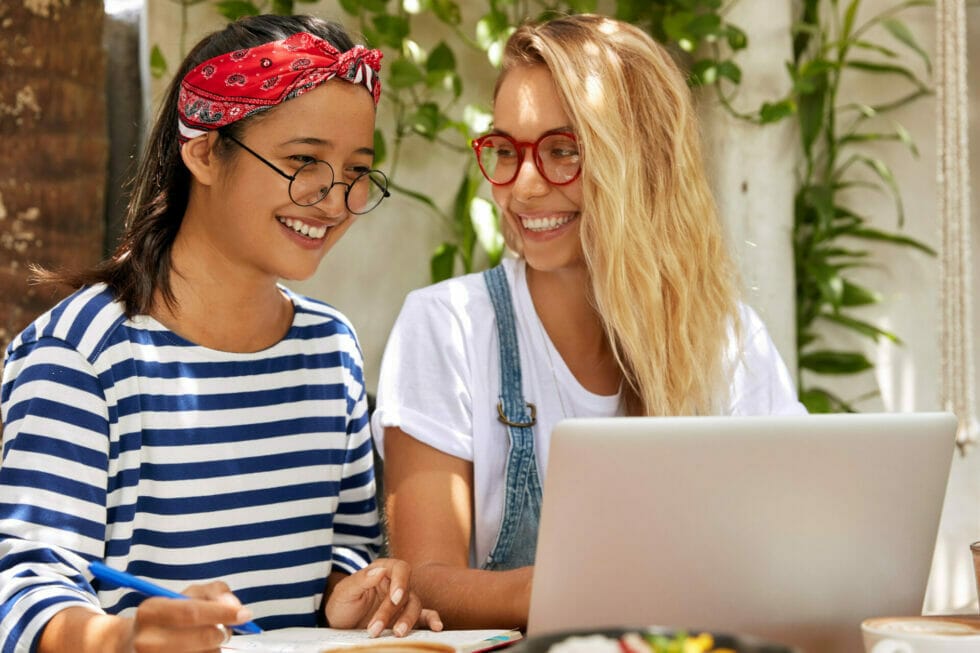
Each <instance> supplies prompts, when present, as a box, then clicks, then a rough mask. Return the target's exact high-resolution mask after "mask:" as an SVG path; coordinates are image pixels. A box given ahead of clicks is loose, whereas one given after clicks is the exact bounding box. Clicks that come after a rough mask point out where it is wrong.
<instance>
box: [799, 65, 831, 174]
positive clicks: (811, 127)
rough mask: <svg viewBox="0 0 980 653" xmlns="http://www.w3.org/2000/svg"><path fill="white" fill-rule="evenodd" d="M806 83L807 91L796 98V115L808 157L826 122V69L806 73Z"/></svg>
mask: <svg viewBox="0 0 980 653" xmlns="http://www.w3.org/2000/svg"><path fill="white" fill-rule="evenodd" d="M806 79H807V83H806V84H804V85H803V88H809V89H811V90H809V92H805V93H802V94H801V95H800V96H799V98H798V99H797V111H796V115H797V117H798V119H799V122H800V140H801V141H802V143H803V152H804V154H805V155H806V157H807V158H808V159H809V158H810V157H811V156H812V152H813V143H814V142H815V141H816V140H817V138H818V137H819V136H820V134H821V133H822V132H823V130H824V128H825V126H826V124H825V122H824V115H825V112H826V105H827V81H828V79H827V70H826V69H823V70H821V71H819V73H817V74H812V75H807V77H806Z"/></svg>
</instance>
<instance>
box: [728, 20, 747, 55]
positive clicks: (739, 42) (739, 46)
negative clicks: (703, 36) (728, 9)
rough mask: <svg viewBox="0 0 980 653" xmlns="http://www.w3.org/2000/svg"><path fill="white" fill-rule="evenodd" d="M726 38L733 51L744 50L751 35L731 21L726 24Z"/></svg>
mask: <svg viewBox="0 0 980 653" xmlns="http://www.w3.org/2000/svg"><path fill="white" fill-rule="evenodd" d="M725 39H726V40H727V41H728V47H729V48H731V49H732V50H733V51H738V50H744V49H745V48H746V47H748V45H749V37H748V36H746V34H745V32H743V31H742V30H741V29H739V28H738V27H735V26H734V25H732V24H731V23H729V24H728V25H726V26H725Z"/></svg>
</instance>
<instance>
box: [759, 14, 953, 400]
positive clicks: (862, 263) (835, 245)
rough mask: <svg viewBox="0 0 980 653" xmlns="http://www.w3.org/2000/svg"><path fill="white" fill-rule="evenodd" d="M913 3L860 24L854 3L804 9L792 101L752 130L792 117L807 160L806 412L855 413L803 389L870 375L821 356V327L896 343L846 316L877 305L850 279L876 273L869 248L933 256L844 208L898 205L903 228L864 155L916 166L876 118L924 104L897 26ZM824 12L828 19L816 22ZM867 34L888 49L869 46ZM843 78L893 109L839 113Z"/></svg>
mask: <svg viewBox="0 0 980 653" xmlns="http://www.w3.org/2000/svg"><path fill="white" fill-rule="evenodd" d="M924 4H928V3H925V2H919V1H915V0H913V1H911V2H910V1H906V2H898V3H895V4H894V5H893V6H892V7H890V8H889V9H886V10H885V11H883V12H881V13H879V14H876V15H874V16H871V17H870V18H868V19H867V20H866V21H864V22H862V23H859V22H858V17H859V10H860V8H861V0H850V1H849V2H847V3H846V4H845V5H843V6H842V5H841V3H839V2H838V1H837V0H831V1H830V2H829V4H827V3H823V4H821V3H820V2H819V1H818V0H805V2H803V4H802V6H801V9H800V16H799V21H798V22H797V24H796V25H795V26H794V33H795V37H794V59H793V61H792V62H790V63H789V64H788V65H787V70H788V71H789V74H790V76H791V78H792V82H793V85H792V91H791V92H790V95H789V96H788V97H786V98H784V99H782V100H781V101H779V102H777V103H772V104H767V105H765V106H764V107H763V108H762V110H761V111H760V114H759V122H761V123H766V122H773V121H775V120H778V119H780V118H782V117H784V116H785V115H787V114H789V113H790V112H792V111H794V110H795V115H796V118H797V121H798V123H799V133H800V146H801V149H802V151H803V155H804V165H803V170H802V173H801V181H800V186H799V189H798V190H797V193H796V202H795V210H794V226H793V246H794V253H795V264H796V329H797V360H798V370H797V382H798V386H799V389H800V399H801V400H802V401H803V403H804V404H805V405H806V406H807V408H808V409H809V410H810V411H811V412H836V411H852V410H854V405H853V404H854V402H853V401H850V402H849V401H845V400H844V399H842V398H841V397H839V396H837V395H836V394H835V393H834V392H832V391H830V390H827V389H826V388H822V387H816V386H813V387H810V386H809V384H808V382H809V377H810V376H811V375H812V374H816V375H837V376H839V375H851V374H860V373H864V372H867V371H868V370H870V369H872V368H873V363H872V362H871V361H870V360H868V359H867V358H866V357H865V356H864V355H863V354H860V353H857V352H853V351H840V350H837V349H828V348H826V346H825V345H824V346H821V344H820V343H821V341H822V340H823V337H822V336H821V335H820V332H821V327H822V326H823V325H825V324H834V325H836V326H837V327H842V328H843V329H845V330H846V331H848V332H850V333H852V334H856V335H857V336H859V337H861V338H867V339H871V340H873V341H878V340H879V339H880V338H887V339H888V340H891V341H893V342H900V341H899V339H898V337H897V336H896V335H895V334H893V333H890V332H888V331H886V330H884V329H881V328H879V327H878V326H876V325H874V324H870V323H868V322H867V321H864V320H862V319H860V318H858V317H856V315H855V314H854V312H853V309H855V308H857V307H861V306H867V305H869V304H874V303H876V302H878V301H879V295H878V293H876V292H875V291H873V290H871V289H869V288H864V287H862V286H860V285H859V284H858V283H857V282H856V281H855V280H854V278H853V276H852V275H853V273H854V271H856V270H858V269H860V268H865V267H870V266H872V265H873V260H872V258H871V252H870V251H869V250H867V249H865V248H864V245H865V244H867V243H869V242H878V243H888V244H891V245H895V246H899V247H905V248H913V249H917V250H919V251H922V252H925V253H927V254H930V255H932V254H934V252H933V250H932V249H930V248H929V247H928V246H927V245H925V244H923V243H921V242H919V241H917V240H915V239H913V238H910V237H908V236H905V235H902V234H901V233H897V232H895V231H884V230H881V229H878V228H875V227H872V226H870V225H871V224H872V222H873V220H872V216H869V215H866V214H864V213H863V212H861V210H860V209H858V208H855V206H860V204H859V203H858V202H855V201H853V198H852V195H850V194H848V195H847V198H852V201H851V203H849V202H848V200H847V199H846V198H845V193H849V192H850V191H853V190H854V189H872V190H875V191H878V192H882V193H885V194H886V195H888V196H890V197H892V198H893V200H894V203H895V212H896V222H897V225H898V226H899V227H901V225H902V224H903V221H904V208H903V205H902V198H901V194H900V192H899V189H898V186H897V184H896V183H895V178H894V175H893V174H892V171H891V168H890V166H889V165H888V164H887V162H885V161H884V160H883V159H881V158H880V157H878V156H875V155H874V154H872V153H871V151H870V150H869V148H868V146H869V145H874V144H877V143H881V142H886V141H894V142H898V143H902V144H904V145H905V146H906V147H907V148H908V150H909V151H910V152H911V154H912V155H913V156H917V154H918V151H917V150H916V148H915V144H914V143H912V141H911V138H910V137H909V134H908V131H907V130H906V129H905V128H904V127H902V126H901V125H900V124H898V123H895V122H892V123H891V124H890V125H888V126H885V127H882V123H883V122H884V120H883V116H884V114H886V113H888V112H889V111H893V110H894V109H897V108H899V107H902V106H905V105H907V104H909V103H910V102H913V101H914V100H916V99H918V98H919V97H922V96H924V95H927V94H928V93H929V87H928V86H927V84H926V83H925V82H924V81H922V80H921V79H919V77H918V76H917V75H916V73H915V72H913V70H912V69H911V68H909V67H908V66H907V65H906V61H905V60H904V59H903V52H904V54H906V55H907V54H908V53H909V52H911V53H912V54H913V55H914V56H915V57H917V58H919V59H921V60H922V61H923V62H924V64H925V68H926V71H927V72H928V71H930V70H931V65H930V62H929V57H928V55H927V54H926V53H925V51H924V50H923V49H922V48H921V47H920V46H919V44H918V43H917V42H916V40H915V38H914V36H913V35H912V33H911V31H910V30H909V29H908V27H907V26H906V25H905V24H904V23H902V22H901V21H900V20H899V19H898V18H897V16H898V15H899V14H900V13H901V12H902V11H904V10H906V9H908V8H909V7H912V6H921V5H924ZM821 9H826V10H828V14H827V15H821ZM874 28H881V29H879V30H878V32H877V33H878V34H880V33H881V32H882V31H884V32H886V33H887V34H888V35H890V36H891V37H892V40H893V41H895V43H894V44H893V43H891V42H889V43H888V44H883V43H881V42H878V41H875V40H872V36H870V35H869V32H872V30H874ZM845 75H862V76H884V77H887V78H888V79H889V81H890V83H892V84H893V85H894V87H895V88H896V89H901V92H902V93H903V94H902V95H900V96H899V97H898V99H897V100H895V101H894V102H890V103H888V104H887V105H885V106H878V107H872V106H868V105H863V104H859V103H851V104H849V105H844V106H841V105H840V101H839V97H838V96H839V92H840V88H841V83H842V80H843V79H844V77H845Z"/></svg>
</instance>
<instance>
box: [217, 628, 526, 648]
mask: <svg viewBox="0 0 980 653" xmlns="http://www.w3.org/2000/svg"><path fill="white" fill-rule="evenodd" d="M520 638H521V633H520V632H518V631H510V630H444V631H442V632H438V633H434V632H432V631H429V630H413V631H412V632H410V633H409V634H408V635H406V636H405V637H394V636H393V635H390V631H389V632H388V634H387V635H386V634H385V633H382V634H381V636H380V637H377V638H375V639H370V638H369V637H368V636H367V631H365V630H336V629H333V628H283V629H281V630H267V631H265V632H263V633H260V634H258V635H236V636H234V637H232V638H231V641H230V642H228V643H227V644H225V645H224V646H223V647H222V648H221V650H222V651H223V652H228V653H230V652H231V651H254V652H255V653H321V651H331V652H332V651H335V650H342V649H344V648H351V647H353V648H357V647H363V646H366V645H368V644H370V645H372V646H379V645H383V644H388V643H399V644H416V643H425V642H431V643H436V644H443V645H446V646H447V647H450V648H451V649H452V650H453V651H455V653H477V652H479V651H492V650H494V649H496V648H500V647H503V646H506V645H507V644H508V643H509V642H513V641H515V640H518V639H520Z"/></svg>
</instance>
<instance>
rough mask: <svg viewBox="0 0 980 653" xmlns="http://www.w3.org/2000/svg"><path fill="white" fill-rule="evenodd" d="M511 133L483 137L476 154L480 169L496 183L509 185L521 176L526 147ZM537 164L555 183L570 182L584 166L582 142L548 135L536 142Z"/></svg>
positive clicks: (541, 171)
mask: <svg viewBox="0 0 980 653" xmlns="http://www.w3.org/2000/svg"><path fill="white" fill-rule="evenodd" d="M522 145H528V144H523V143H522V144H518V143H517V141H515V140H514V139H512V138H510V137H509V136H503V135H497V134H491V135H489V136H486V137H484V138H483V139H481V140H480V145H479V147H477V150H476V153H477V158H478V160H479V163H480V168H482V170H483V174H484V175H486V177H487V179H489V180H490V181H492V182H493V183H495V184H509V183H510V182H512V181H514V179H516V178H517V172H518V169H519V168H520V166H521V163H522V161H523V159H524V147H521V146H522ZM532 148H533V158H534V165H535V166H537V169H538V172H540V173H541V176H543V177H544V178H545V179H546V180H548V181H549V182H551V183H552V184H566V183H568V182H569V181H571V180H572V179H574V178H575V176H576V175H577V174H578V172H579V168H580V166H581V161H580V156H579V149H578V142H577V141H576V140H575V139H574V138H573V137H572V136H570V135H568V134H548V135H546V136H544V137H542V138H540V139H538V141H537V143H534V144H533V145H532Z"/></svg>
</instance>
